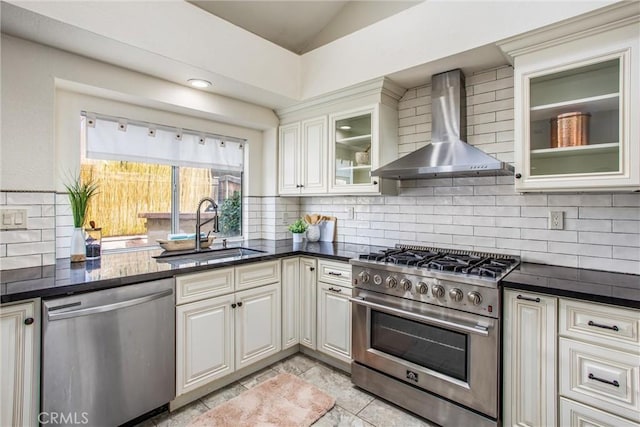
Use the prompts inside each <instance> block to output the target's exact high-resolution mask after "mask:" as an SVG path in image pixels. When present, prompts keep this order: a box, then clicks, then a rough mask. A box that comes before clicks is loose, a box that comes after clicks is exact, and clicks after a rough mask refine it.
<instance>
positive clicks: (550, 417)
mask: <svg viewBox="0 0 640 427" xmlns="http://www.w3.org/2000/svg"><path fill="white" fill-rule="evenodd" d="M557 305H558V302H557V299H556V298H553V297H549V296H546V295H540V294H533V293H528V292H526V293H525V292H516V291H505V292H504V336H503V339H504V357H503V359H504V364H503V366H504V369H503V372H504V391H503V392H504V425H505V426H522V427H525V426H527V427H535V426H544V427H550V426H555V425H557V421H556V389H557V387H556V354H557V349H556V316H557Z"/></svg>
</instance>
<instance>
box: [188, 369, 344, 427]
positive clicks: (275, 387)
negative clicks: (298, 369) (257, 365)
mask: <svg viewBox="0 0 640 427" xmlns="http://www.w3.org/2000/svg"><path fill="white" fill-rule="evenodd" d="M335 402H336V401H335V399H334V398H333V397H331V396H329V395H328V394H326V393H325V392H323V391H322V390H320V389H319V388H317V387H316V386H314V385H311V384H309V383H307V382H306V381H304V380H302V379H300V378H298V377H296V376H295V375H291V374H287V373H283V374H280V375H278V376H276V377H274V378H271V379H269V380H267V381H265V382H263V383H261V384H259V385H257V386H255V387H253V388H252V389H250V390H247V391H245V392H244V393H242V394H241V395H239V396H237V397H234V398H233V399H230V400H228V401H226V402H225V403H223V404H221V405H218V406H216V407H215V408H213V409H211V410H209V411H207V412H205V413H204V414H201V415H199V416H198V417H196V418H195V419H194V420H192V421H191V423H190V424H189V427H214V426H219V427H222V426H225V427H226V426H234V427H236V426H237V427H256V426H260V427H271V426H273V427H276V426H277V427H303V426H310V425H311V424H313V423H314V422H315V421H316V420H317V419H318V418H320V417H321V416H323V415H324V414H325V413H326V412H327V411H329V410H330V409H331V408H333V405H334V404H335Z"/></svg>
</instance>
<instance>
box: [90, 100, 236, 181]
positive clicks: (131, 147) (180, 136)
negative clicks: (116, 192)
mask: <svg viewBox="0 0 640 427" xmlns="http://www.w3.org/2000/svg"><path fill="white" fill-rule="evenodd" d="M83 115H84V116H85V117H86V126H85V128H86V142H87V144H86V147H87V151H86V156H87V158H89V159H100V160H125V161H131V162H139V163H156V164H166V165H173V166H188V167H198V168H208V169H216V170H221V171H229V172H241V171H242V170H243V166H244V145H245V143H246V141H245V140H244V139H241V138H236V137H232V136H225V135H217V134H212V133H207V132H199V131H196V130H189V129H180V128H173V127H169V126H164V125H159V124H153V123H144V122H135V121H130V120H128V119H123V118H120V117H111V116H105V115H100V114H97V113H89V112H83Z"/></svg>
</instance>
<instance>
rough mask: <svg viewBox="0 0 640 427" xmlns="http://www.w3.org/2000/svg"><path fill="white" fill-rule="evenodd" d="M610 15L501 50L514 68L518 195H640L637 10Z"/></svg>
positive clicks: (619, 8) (622, 9) (511, 42)
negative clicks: (637, 193) (632, 193)
mask: <svg viewBox="0 0 640 427" xmlns="http://www.w3.org/2000/svg"><path fill="white" fill-rule="evenodd" d="M625 10H626V12H625ZM609 12H611V13H609V14H607V13H603V14H601V15H600V16H598V17H597V18H596V17H592V18H591V21H589V22H586V21H585V22H574V23H572V24H564V23H563V25H562V26H556V27H554V28H551V29H549V31H547V32H546V33H536V34H534V35H533V36H532V37H531V39H530V40H528V39H527V38H526V37H519V38H516V39H514V40H509V41H506V42H504V43H502V46H501V47H502V48H503V50H505V51H506V52H507V53H508V54H509V55H511V57H512V58H513V63H514V79H515V80H514V90H515V93H514V97H515V100H514V101H515V172H516V174H515V177H516V180H515V186H516V190H518V191H520V192H528V191H544V192H550V191H617V190H627V191H636V190H638V189H640V162H638V159H639V158H640V121H638V120H637V117H638V116H639V115H640V97H639V96H638V93H640V58H639V56H640V37H638V34H639V32H640V24H639V23H638V22H639V21H638V8H637V5H636V6H635V7H634V6H633V5H631V4H630V3H629V4H626V5H618V6H617V7H616V8H613V9H612V11H609ZM633 16H635V19H632V18H631V17H633ZM621 17H623V18H622V19H620V18H621ZM571 31H574V32H573V33H570V32H571ZM547 38H548V39H547ZM558 40H561V41H562V42H561V43H560V42H558Z"/></svg>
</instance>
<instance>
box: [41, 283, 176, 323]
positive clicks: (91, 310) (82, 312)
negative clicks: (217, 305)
mask: <svg viewBox="0 0 640 427" xmlns="http://www.w3.org/2000/svg"><path fill="white" fill-rule="evenodd" d="M172 294H173V289H167V290H164V291H162V292H157V293H155V294H150V295H145V296H143V297H138V298H133V299H130V300H126V301H120V302H115V303H112V304H105V305H99V306H96V307H87V308H81V309H78V310H71V311H65V312H63V313H52V312H51V311H49V312H48V313H47V319H48V320H49V321H54V320H63V319H69V318H72V317H79V316H88V315H90V314H97V313H105V312H107V311H113V310H119V309H121V308H125V307H131V306H134V305H138V304H144V303H145V302H149V301H153V300H156V299H160V298H164V297H166V296H169V295H172Z"/></svg>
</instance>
